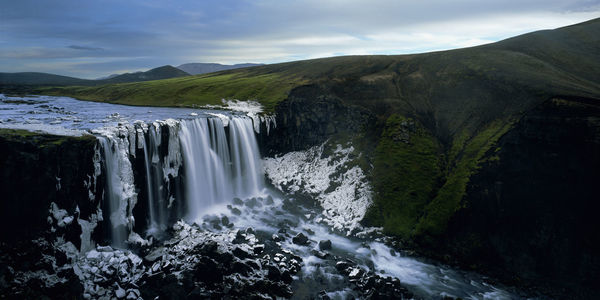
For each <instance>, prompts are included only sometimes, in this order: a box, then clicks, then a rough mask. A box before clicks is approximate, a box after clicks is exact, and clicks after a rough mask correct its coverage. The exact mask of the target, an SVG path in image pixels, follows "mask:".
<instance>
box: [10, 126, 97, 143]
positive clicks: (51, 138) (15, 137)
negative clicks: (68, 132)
mask: <svg viewBox="0 0 600 300" xmlns="http://www.w3.org/2000/svg"><path fill="white" fill-rule="evenodd" d="M0 138H3V139H6V140H9V141H25V140H32V141H34V142H35V143H36V144H38V145H39V147H42V148H43V147H54V146H60V145H62V144H64V143H65V142H68V141H73V140H82V141H86V142H90V143H95V141H96V138H95V137H94V136H93V135H83V136H80V137H74V136H60V135H52V134H47V133H40V132H34V131H28V130H23V129H9V128H0Z"/></svg>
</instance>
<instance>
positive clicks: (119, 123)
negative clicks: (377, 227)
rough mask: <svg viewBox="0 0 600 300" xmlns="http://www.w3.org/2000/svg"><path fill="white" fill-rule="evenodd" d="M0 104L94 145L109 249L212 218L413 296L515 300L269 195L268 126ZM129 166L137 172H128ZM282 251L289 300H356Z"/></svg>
mask: <svg viewBox="0 0 600 300" xmlns="http://www.w3.org/2000/svg"><path fill="white" fill-rule="evenodd" d="M0 98H1V99H2V101H1V102H0V127H4V128H22V129H29V130H42V131H45V132H49V133H56V134H68V135H81V134H87V133H90V132H91V133H92V134H94V135H95V136H96V137H97V138H98V141H99V145H100V147H99V153H100V156H101V158H102V159H101V164H102V172H105V175H106V187H105V189H104V194H103V196H104V201H105V202H104V203H105V204H104V205H105V206H103V207H104V210H107V211H105V212H104V215H105V216H107V217H108V218H104V222H109V224H110V226H109V228H110V232H109V235H110V236H109V237H108V239H109V240H110V241H111V244H112V246H113V247H116V248H126V247H127V245H128V244H129V243H132V242H135V241H139V240H140V239H141V240H144V241H145V240H147V239H150V238H156V239H160V238H161V237H162V235H163V234H164V233H165V231H167V229H168V228H169V226H172V225H173V223H174V222H175V221H177V220H179V219H184V220H185V221H187V222H189V223H193V222H196V223H198V224H203V223H206V220H209V219H210V218H211V217H217V218H222V217H223V216H226V217H227V218H228V219H229V220H230V221H231V222H232V223H234V224H235V226H236V227H239V228H247V227H251V228H254V230H256V231H257V232H260V233H261V234H264V235H269V236H270V235H273V234H277V233H278V232H280V231H278V230H280V224H282V223H285V224H289V226H288V229H287V230H288V234H291V235H295V234H297V233H300V232H302V233H306V234H307V235H309V236H310V238H311V239H312V240H315V241H320V240H330V241H331V243H332V249H331V253H333V254H335V255H336V256H337V257H340V258H347V259H350V260H352V261H355V262H356V263H357V264H358V265H359V266H361V267H363V268H365V269H370V270H373V271H375V272H376V273H378V274H382V275H383V276H392V277H395V278H398V279H399V280H400V281H401V282H402V283H403V284H405V285H406V286H408V287H409V289H410V290H411V292H413V293H414V294H415V295H416V296H418V297H424V298H439V297H443V296H452V297H461V298H464V299H514V298H518V296H516V295H515V294H513V293H511V292H509V291H507V290H505V289H502V288H498V287H495V286H493V285H490V284H488V283H487V280H486V279H485V278H483V277H482V276H479V275H477V274H473V273H468V272H462V271H458V270H453V269H451V268H448V267H445V266H441V265H435V264H430V263H426V262H424V261H422V260H420V259H418V258H415V257H410V256H405V255H401V254H399V253H395V251H393V250H392V249H390V248H389V247H388V246H386V245H385V244H384V243H383V242H382V240H381V239H377V240H372V239H365V238H363V239H360V238H357V237H348V236H344V235H342V234H339V233H338V231H336V230H332V228H331V227H329V226H328V225H325V224H323V223H322V222H319V221H318V220H319V218H318V216H319V215H320V214H321V211H320V210H319V208H315V207H310V206H306V205H303V204H302V203H300V202H297V201H296V199H294V198H293V197H289V196H286V195H283V194H281V193H280V192H279V191H275V190H272V189H270V188H268V187H267V185H266V183H265V179H264V178H265V176H264V170H263V167H262V161H261V157H260V154H259V148H258V145H257V141H256V137H255V134H256V133H257V131H259V129H260V128H261V127H260V124H257V122H267V123H268V124H265V125H266V126H263V128H264V127H266V128H269V127H270V126H272V125H271V124H270V122H271V121H270V119H260V118H250V117H248V116H246V115H245V114H241V113H236V112H232V111H215V110H198V109H188V108H156V107H152V108H150V107H132V106H122V105H113V104H106V103H94V102H83V101H78V100H74V99H71V98H66V97H48V96H40V97H37V96H31V97H8V96H4V95H0ZM136 162H138V163H137V164H136ZM136 165H138V166H141V168H142V169H141V170H138V171H137V172H136V171H135V166H136ZM136 176H138V177H136ZM256 197H259V198H260V199H267V198H268V199H273V201H272V204H271V205H261V204H258V205H254V204H253V205H246V206H244V205H242V206H241V207H240V208H239V209H236V210H237V211H236V210H233V209H232V206H231V204H232V203H233V202H235V201H240V199H243V200H245V201H254V200H253V199H256ZM248 199H250V200H248ZM290 204H291V206H293V207H294V209H290V208H289V207H290ZM136 207H144V208H145V209H144V212H143V213H142V216H143V217H142V218H139V217H138V218H137V219H136V217H135V215H136V213H134V210H135V209H136ZM139 215H140V214H139V213H138V216H139ZM136 228H143V231H141V232H136ZM203 228H205V230H215V231H219V230H224V229H219V228H212V227H210V226H205V227H203ZM138 231H139V229H138ZM88 236H89V234H88ZM91 242H92V243H93V241H91ZM87 243H90V241H87ZM283 243H284V244H285V247H286V248H288V249H291V250H292V251H293V252H294V253H295V254H296V255H298V256H300V257H302V259H303V262H304V263H303V267H302V270H301V271H300V272H299V274H297V276H295V277H294V279H295V280H294V282H293V287H294V290H295V296H294V297H296V298H302V297H303V295H304V296H306V297H309V296H310V297H312V296H315V291H319V290H326V291H327V294H328V296H329V297H331V298H347V297H354V294H353V292H352V290H350V289H349V288H348V287H347V286H344V284H343V280H342V279H341V277H340V275H339V272H337V271H336V268H335V264H332V263H331V262H328V261H327V260H324V259H321V258H319V257H317V256H315V254H314V250H318V246H317V245H311V246H309V247H306V246H300V245H297V244H294V243H292V242H291V241H290V240H287V241H284V242H283Z"/></svg>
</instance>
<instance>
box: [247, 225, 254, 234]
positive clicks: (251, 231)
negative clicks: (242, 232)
mask: <svg viewBox="0 0 600 300" xmlns="http://www.w3.org/2000/svg"><path fill="white" fill-rule="evenodd" d="M246 234H254V228H252V227H248V228H246Z"/></svg>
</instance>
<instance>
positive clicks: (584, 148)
mask: <svg viewBox="0 0 600 300" xmlns="http://www.w3.org/2000/svg"><path fill="white" fill-rule="evenodd" d="M484 161H485V163H482V164H481V165H480V169H479V170H478V172H477V173H476V174H475V175H473V176H472V177H471V179H470V183H469V185H468V189H467V194H466V197H465V198H464V199H463V203H464V205H465V207H466V208H465V209H463V210H462V211H460V212H459V213H458V214H456V215H455V216H454V218H453V219H452V221H451V222H450V225H449V229H448V231H447V232H446V233H445V235H444V237H443V241H441V242H440V243H439V244H438V245H440V248H441V249H445V250H446V251H444V252H449V253H451V254H452V255H454V256H455V257H457V258H459V259H460V260H462V261H463V262H466V263H468V264H474V265H480V266H481V265H485V267H486V268H489V266H492V267H494V268H496V269H497V271H499V274H504V275H505V276H506V277H509V278H507V279H512V280H517V281H526V282H527V281H532V280H534V281H543V282H545V284H548V285H554V284H560V285H561V286H566V287H568V288H571V289H572V290H571V292H573V293H575V294H582V295H581V296H582V297H591V296H592V294H585V293H583V292H584V291H591V290H596V292H595V294H593V295H595V296H596V297H597V296H598V291H597V290H598V288H597V286H595V285H596V283H597V282H596V280H597V278H600V271H599V270H600V257H599V255H598V253H600V252H599V251H600V237H599V236H598V234H597V228H600V220H599V219H598V218H597V217H596V215H597V212H598V211H599V210H600V202H598V199H599V195H600V187H599V186H598V183H599V182H600V105H599V104H598V103H597V101H596V102H594V101H591V100H586V99H558V98H555V99H551V100H549V101H547V102H545V103H544V104H542V105H540V106H538V107H537V108H536V109H534V110H532V111H530V112H529V113H527V114H525V115H524V116H523V117H522V118H521V120H520V121H519V122H517V123H516V124H515V126H514V128H513V129H512V130H510V131H508V132H507V133H506V134H505V135H504V136H503V137H502V138H500V140H499V141H498V143H497V147H495V148H493V149H490V150H489V151H488V153H486V156H485V159H484ZM441 245H443V246H441ZM448 250H449V251H448ZM580 287H584V288H583V289H581V290H577V289H578V288H580Z"/></svg>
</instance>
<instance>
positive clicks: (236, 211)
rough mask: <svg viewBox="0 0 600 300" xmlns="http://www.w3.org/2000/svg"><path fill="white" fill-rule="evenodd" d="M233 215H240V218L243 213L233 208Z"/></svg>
mask: <svg viewBox="0 0 600 300" xmlns="http://www.w3.org/2000/svg"><path fill="white" fill-rule="evenodd" d="M231 213H233V214H234V215H238V216H239V215H241V214H242V211H241V210H239V209H238V208H237V207H233V208H231Z"/></svg>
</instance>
